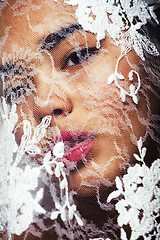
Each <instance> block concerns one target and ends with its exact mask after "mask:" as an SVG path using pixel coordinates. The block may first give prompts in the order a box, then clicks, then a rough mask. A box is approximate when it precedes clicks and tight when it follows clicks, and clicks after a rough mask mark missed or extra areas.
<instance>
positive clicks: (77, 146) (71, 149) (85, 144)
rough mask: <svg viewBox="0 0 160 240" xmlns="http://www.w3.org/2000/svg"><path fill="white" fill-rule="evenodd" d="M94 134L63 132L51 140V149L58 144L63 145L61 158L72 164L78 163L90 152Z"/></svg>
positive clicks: (72, 131)
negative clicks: (61, 143)
mask: <svg viewBox="0 0 160 240" xmlns="http://www.w3.org/2000/svg"><path fill="white" fill-rule="evenodd" d="M94 138H95V137H94V134H91V133H87V132H85V131H78V130H63V131H61V132H60V134H59V135H57V136H55V137H53V138H52V140H51V146H50V147H51V149H53V147H54V145H56V143H58V142H62V141H63V143H64V155H63V158H64V159H66V160H67V162H68V161H69V163H72V162H77V163H78V162H80V161H81V160H83V158H85V157H86V155H87V154H88V153H89V152H90V150H91V148H92V146H93V143H94Z"/></svg>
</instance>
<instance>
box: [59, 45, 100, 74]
mask: <svg viewBox="0 0 160 240" xmlns="http://www.w3.org/2000/svg"><path fill="white" fill-rule="evenodd" d="M98 50H99V49H97V48H96V47H90V48H83V49H80V50H77V51H75V52H72V53H71V54H70V55H69V56H68V57H67V58H66V59H65V61H64V62H63V65H62V67H61V69H62V70H63V69H65V68H69V67H72V66H75V65H78V64H81V63H83V62H85V61H86V60H88V58H89V57H91V56H92V55H94V54H96V53H97V51H98Z"/></svg>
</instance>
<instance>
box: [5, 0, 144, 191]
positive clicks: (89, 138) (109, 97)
mask: <svg viewBox="0 0 160 240" xmlns="http://www.w3.org/2000/svg"><path fill="white" fill-rule="evenodd" d="M21 2H22V1H21ZM28 2H29V1H23V4H22V3H21V4H19V6H18V3H17V5H16V1H10V5H8V6H7V7H5V9H4V10H3V11H2V16H1V20H0V29H1V38H2V40H3V41H2V44H1V63H2V64H3V65H4V66H6V63H8V64H10V65H11V63H12V66H10V72H9V74H11V71H12V70H13V68H15V66H16V64H19V66H21V70H22V73H21V72H20V68H18V70H17V71H15V72H14V74H11V75H12V77H8V78H6V80H5V81H6V82H5V84H4V85H5V86H7V87H5V88H6V89H7V90H5V95H6V96H9V91H15V92H17V91H18V89H21V90H22V91H21V94H19V95H18V94H17V95H16V99H15V101H16V102H17V112H18V115H19V120H18V123H17V126H16V139H17V142H18V143H19V142H20V138H21V136H22V129H23V128H22V121H23V120H24V119H28V120H29V121H30V122H31V123H32V125H33V126H34V127H35V126H37V125H38V124H39V123H40V122H41V120H42V118H43V117H45V116H46V115H51V116H52V121H51V126H50V127H49V130H48V133H47V134H48V136H49V138H50V142H51V144H50V143H47V144H48V145H47V146H50V145H52V143H53V142H54V140H55V138H56V136H57V129H59V130H60V133H61V134H62V135H63V140H64V139H65V141H66V142H69V143H68V144H69V145H70V146H72V147H70V148H71V150H70V153H72V156H74V159H73V158H72V157H71V156H68V155H69V154H68V153H66V156H67V157H66V158H67V159H68V160H69V161H70V162H72V164H73V165H74V166H75V169H74V170H73V171H71V172H70V174H69V177H68V179H69V185H70V188H71V189H76V190H77V191H78V192H79V194H91V193H92V192H93V191H94V189H95V186H97V184H98V186H99V184H102V185H103V184H105V183H106V182H107V181H108V179H109V180H113V179H114V178H115V176H116V175H117V174H119V172H120V169H121V168H120V166H121V164H123V163H126V162H129V161H131V160H132V155H133V153H134V152H135V144H136V141H137V139H139V137H140V136H141V135H143V133H144V131H145V127H144V125H143V124H140V122H139V119H138V116H140V117H142V118H144V119H145V118H146V106H145V101H144V100H143V97H141V98H142V99H141V101H139V104H138V105H136V104H134V103H133V101H132V99H130V98H129V97H128V98H127V100H126V103H123V102H122V101H121V99H120V91H119V88H118V87H116V85H115V84H114V83H112V84H108V83H107V81H108V78H109V76H110V75H111V74H113V73H114V71H115V67H116V63H117V60H118V58H119V57H120V54H121V48H120V47H117V46H115V45H114V43H113V42H112V40H111V39H110V38H109V37H108V36H106V38H105V39H104V40H102V41H101V47H100V48H99V49H97V47H96V46H97V40H96V35H94V34H92V33H90V32H86V31H84V30H83V29H82V27H81V26H80V25H79V24H78V22H77V19H76V17H75V9H76V8H74V7H72V6H69V5H67V4H64V3H63V1H58V3H55V2H53V1H52V0H47V1H43V0H42V1H41V0H39V1H37V2H36V3H35V4H32V5H31V6H30V5H28ZM33 6H34V7H33ZM20 13H21V14H20ZM6 56H7V57H6ZM7 59H8V60H7ZM5 62H6V63H5ZM138 62H139V59H138V57H137V56H136V54H135V53H134V52H133V51H131V52H130V53H128V54H127V56H126V57H124V58H123V59H122V60H121V62H120V64H119V67H118V72H119V73H121V74H123V75H124V77H125V80H123V81H120V84H121V85H122V86H123V87H124V88H125V89H126V90H127V91H128V89H129V85H130V80H129V78H128V74H129V72H130V71H131V69H132V68H131V67H133V66H135V65H137V64H138ZM17 66H18V65H17ZM30 75H32V77H30ZM133 84H135V85H136V84H137V77H136V75H135V76H134V80H133ZM33 86H34V90H33ZM31 88H32V89H31ZM138 98H140V96H138ZM7 101H8V102H9V103H10V97H8V98H7ZM137 113H138V114H137ZM75 139H76V140H75ZM43 146H44V144H43ZM67 154H68V155H67ZM82 162H83V164H82ZM80 163H81V167H79V166H78V165H80Z"/></svg>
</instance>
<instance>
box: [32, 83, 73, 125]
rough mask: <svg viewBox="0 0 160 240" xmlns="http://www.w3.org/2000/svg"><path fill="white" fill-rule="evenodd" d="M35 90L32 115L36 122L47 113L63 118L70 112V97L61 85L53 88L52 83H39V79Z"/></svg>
mask: <svg viewBox="0 0 160 240" xmlns="http://www.w3.org/2000/svg"><path fill="white" fill-rule="evenodd" d="M36 90H37V96H36V98H35V101H34V106H33V115H34V118H35V120H36V122H37V123H39V122H40V121H41V120H42V118H44V117H45V116H47V115H50V116H54V118H63V117H66V116H68V115H69V114H71V112H72V109H73V103H72V101H71V97H70V96H69V95H68V94H67V92H66V91H65V90H64V89H62V87H61V89H58V88H56V89H54V85H53V83H52V84H51V83H49V84H48V83H44V82H42V83H40V81H39V83H38V84H37V86H36ZM56 90H57V91H56Z"/></svg>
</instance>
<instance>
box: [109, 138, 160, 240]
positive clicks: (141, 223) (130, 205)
mask: <svg viewBox="0 0 160 240" xmlns="http://www.w3.org/2000/svg"><path fill="white" fill-rule="evenodd" d="M138 149H139V156H138V155H137V154H134V156H135V158H136V160H138V161H139V162H140V164H138V163H137V164H135V166H133V167H129V168H128V171H127V174H126V175H124V176H123V177H122V179H120V177H116V186H117V189H118V190H116V191H114V192H112V193H111V194H110V195H109V197H108V200H107V201H108V202H110V201H111V200H112V199H113V198H116V197H119V196H122V197H123V198H122V199H121V200H119V201H118V203H117V204H116V206H115V207H116V210H117V211H118V213H119V216H118V224H119V226H120V227H121V239H123V240H127V235H126V232H125V230H124V226H125V225H129V226H130V228H131V237H130V239H131V240H136V239H138V238H139V237H140V236H143V237H144V239H146V240H149V239H151V236H154V237H156V239H157V240H158V239H159V237H160V232H159V227H160V225H159V224H158V221H157V219H158V216H159V206H160V188H159V183H160V159H157V160H156V161H154V162H153V163H152V166H151V167H150V168H149V167H147V166H146V164H145V162H144V157H145V154H146V148H143V147H142V139H141V138H140V140H139V141H138Z"/></svg>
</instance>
